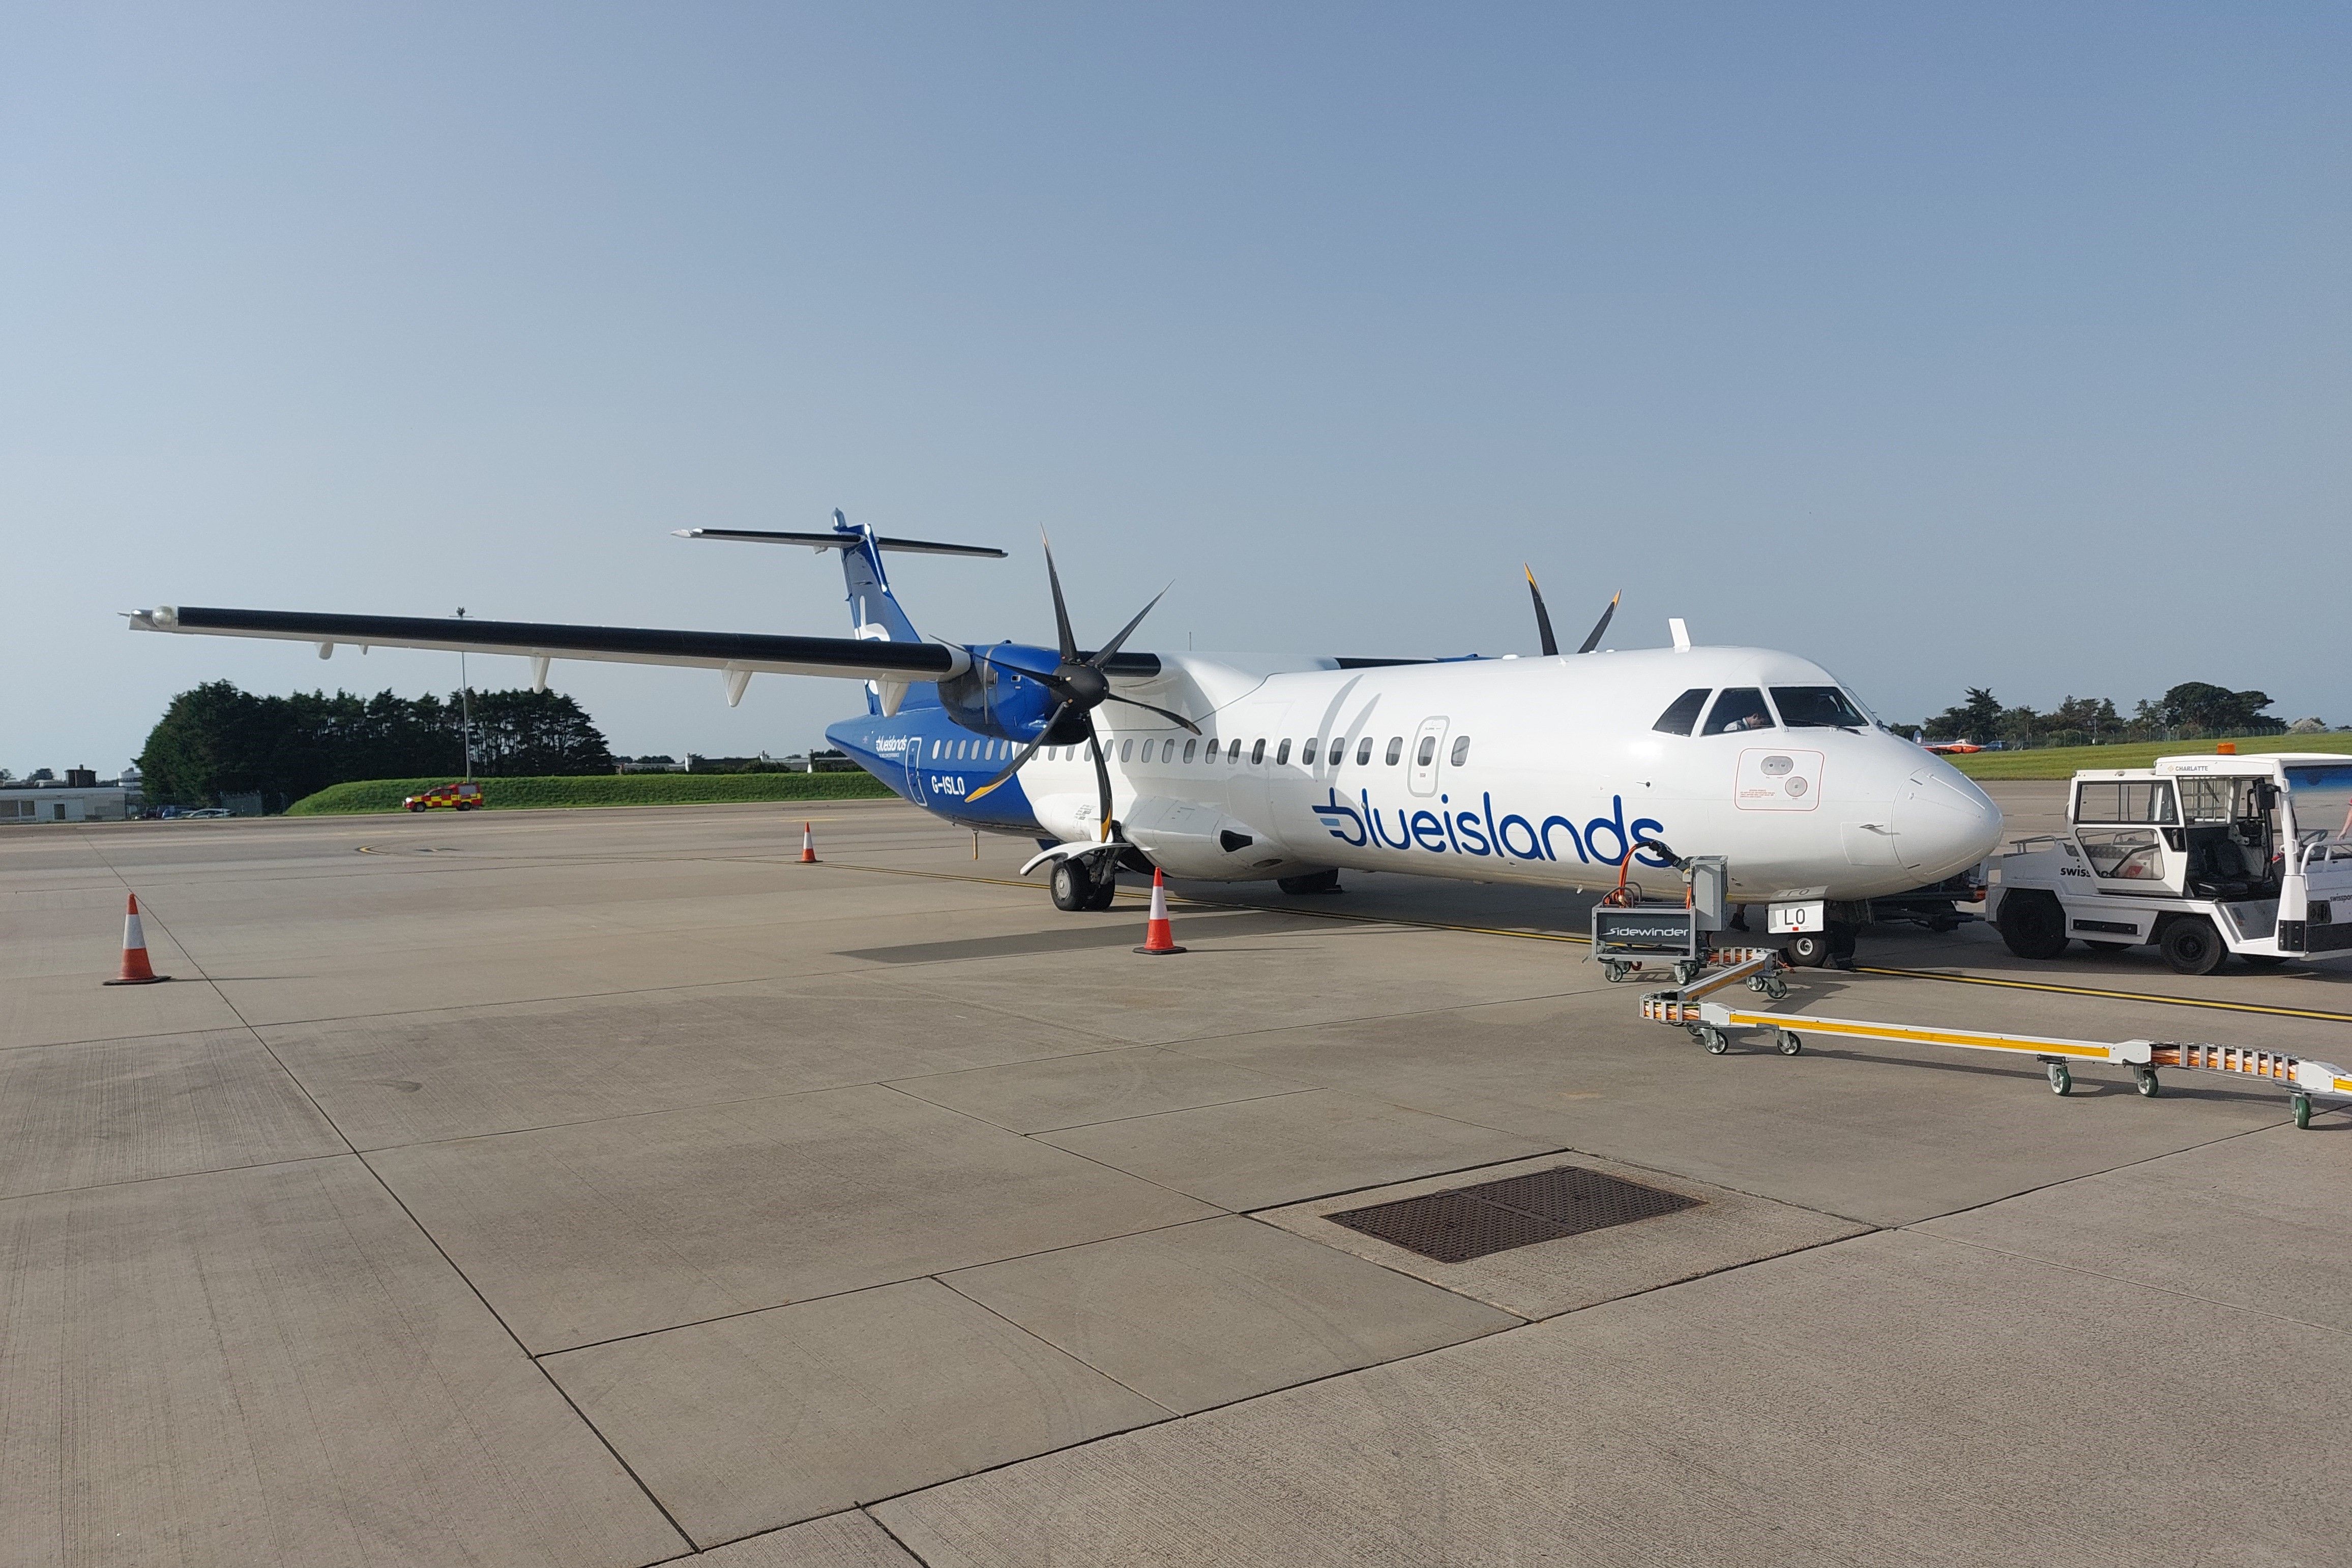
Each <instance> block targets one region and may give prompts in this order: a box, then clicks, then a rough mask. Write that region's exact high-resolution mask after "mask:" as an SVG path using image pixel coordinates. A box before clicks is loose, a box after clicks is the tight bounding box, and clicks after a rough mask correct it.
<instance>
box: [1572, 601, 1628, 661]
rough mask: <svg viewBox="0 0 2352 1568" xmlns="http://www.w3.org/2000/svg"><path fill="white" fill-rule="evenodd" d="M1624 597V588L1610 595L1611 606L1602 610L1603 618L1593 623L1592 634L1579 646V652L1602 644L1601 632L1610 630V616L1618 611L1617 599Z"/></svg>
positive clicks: (1587, 651)
mask: <svg viewBox="0 0 2352 1568" xmlns="http://www.w3.org/2000/svg"><path fill="white" fill-rule="evenodd" d="M1624 597H1625V591H1624V590H1623V589H1622V588H1621V589H1619V590H1618V591H1616V592H1614V593H1612V594H1611V595H1610V596H1609V608H1608V609H1606V610H1604V611H1602V612H1601V619H1600V620H1598V621H1596V622H1593V623H1592V634H1591V636H1589V637H1587V638H1586V639H1585V640H1584V646H1583V647H1581V648H1579V649H1578V650H1577V652H1578V653H1591V652H1592V650H1593V649H1595V648H1597V647H1599V646H1600V645H1601V633H1602V632H1606V631H1608V630H1609V618H1610V617H1611V616H1612V615H1614V614H1616V613H1617V601H1619V600H1620V599H1622V598H1624Z"/></svg>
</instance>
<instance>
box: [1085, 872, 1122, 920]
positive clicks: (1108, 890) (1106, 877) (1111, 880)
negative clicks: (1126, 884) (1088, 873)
mask: <svg viewBox="0 0 2352 1568" xmlns="http://www.w3.org/2000/svg"><path fill="white" fill-rule="evenodd" d="M1094 884H1095V890H1094V892H1092V893H1091V894H1087V908H1088V909H1108V908H1109V907H1110V904H1111V900H1112V899H1114V898H1117V897H1118V862H1115V861H1106V862H1104V863H1103V868H1102V870H1101V871H1099V872H1097V873H1094Z"/></svg>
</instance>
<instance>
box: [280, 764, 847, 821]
mask: <svg viewBox="0 0 2352 1568" xmlns="http://www.w3.org/2000/svg"><path fill="white" fill-rule="evenodd" d="M449 782H450V780H449V779H447V778H446V777H443V778H438V779H354V780H352V782H350V783H348V784H334V785H330V786H329V787H328V788H326V789H321V790H320V791H319V792H318V793H317V794H315V795H306V796H304V797H303V798H302V799H301V800H297V801H295V802H294V803H293V804H292V805H291V806H289V807H287V808H286V814H287V815H288V816H289V817H329V816H343V815H348V814H351V813H354V812H362V811H397V810H400V809H401V808H400V803H401V801H402V800H404V799H405V798H406V797H408V796H410V795H419V794H422V793H424V792H425V790H427V789H432V788H433V787H434V786H435V785H436V784H446V783H449ZM480 782H481V786H482V802H483V808H484V810H492V811H537V810H548V809H550V808H551V807H565V806H714V805H731V804H736V803H740V802H744V801H758V800H869V799H873V798H875V797H878V796H884V795H887V794H889V793H890V791H889V789H887V788H886V787H885V786H884V785H883V783H882V781H881V780H880V779H876V778H875V777H874V776H873V775H872V774H870V773H593V774H584V775H582V776H580V777H577V778H568V779H567V778H555V779H482V780H481V781H480Z"/></svg>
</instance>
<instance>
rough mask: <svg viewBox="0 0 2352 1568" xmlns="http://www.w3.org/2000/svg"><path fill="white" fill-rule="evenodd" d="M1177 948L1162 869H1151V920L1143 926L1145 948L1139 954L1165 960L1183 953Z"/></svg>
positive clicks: (1181, 949) (1156, 867)
mask: <svg viewBox="0 0 2352 1568" xmlns="http://www.w3.org/2000/svg"><path fill="white" fill-rule="evenodd" d="M1183 950H1184V949H1183V948H1181V947H1179V946H1176V933H1175V932H1173V931H1171V930H1170V929H1169V926H1168V889H1167V887H1166V886H1165V885H1164V884H1162V883H1161V882H1160V868H1159V867H1158V866H1153V867H1152V868H1151V918H1150V919H1149V920H1147V921H1145V922H1144V925H1143V946H1140V947H1138V948H1137V949H1136V951H1137V952H1139V953H1149V954H1150V955H1151V956H1153V957H1155V958H1165V957H1166V956H1168V955H1170V954H1171V953H1181V952H1182V951H1183Z"/></svg>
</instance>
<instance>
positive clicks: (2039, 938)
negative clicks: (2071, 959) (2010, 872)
mask: <svg viewBox="0 0 2352 1568" xmlns="http://www.w3.org/2000/svg"><path fill="white" fill-rule="evenodd" d="M1997 924H1998V925H2000V939H2001V941H2002V942H2003V943H2004V944H2005V945H2007V946H2008V948H2009V950H2010V951H2011V952H2012V953H2014V954H2016V955H2017V956H2019V957H2021V958H2055V957H2056V956H2058V955H2059V954H2061V953H2063V952H2064V951H2065V950H2066V912H2065V911H2064V910H2063V909H2061V908H2059V907H2058V901H2057V899H2055V898H2053V896H2051V895H2050V894H2046V893H2044V892H2042V890H2041V889H2040V888H2027V889H2025V890H2023V891H2021V892H2018V893H2012V894H2010V895H2009V896H2008V897H2007V898H2004V899H2002V900H2001V901H2000V920H1999V921H1998V922H1997Z"/></svg>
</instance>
